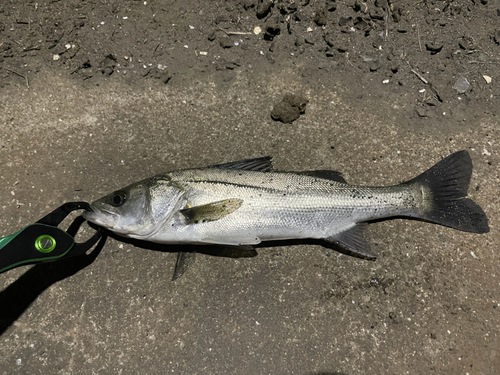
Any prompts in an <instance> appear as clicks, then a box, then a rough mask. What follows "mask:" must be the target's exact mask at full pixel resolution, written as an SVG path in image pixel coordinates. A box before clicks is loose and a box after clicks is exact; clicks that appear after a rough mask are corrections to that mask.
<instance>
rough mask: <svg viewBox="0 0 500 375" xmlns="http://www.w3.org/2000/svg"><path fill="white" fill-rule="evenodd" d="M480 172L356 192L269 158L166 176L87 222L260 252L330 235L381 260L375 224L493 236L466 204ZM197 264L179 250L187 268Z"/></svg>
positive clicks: (454, 158)
mask: <svg viewBox="0 0 500 375" xmlns="http://www.w3.org/2000/svg"><path fill="white" fill-rule="evenodd" d="M471 174H472V162H471V159H470V156H469V154H468V152H467V151H459V152H456V153H454V154H452V155H450V156H448V157H447V158H445V159H443V160H441V161H440V162H439V163H437V164H436V165H434V166H433V167H432V168H430V169H429V170H427V171H426V172H424V173H422V174H421V175H420V176H418V177H416V178H414V179H412V180H410V181H407V182H404V183H402V184H400V185H395V186H387V187H364V186H351V185H348V184H347V183H346V182H345V180H344V179H343V177H342V176H341V174H340V173H339V172H335V171H327V170H320V171H306V172H294V173H291V172H277V171H273V169H272V164H271V158H270V157H264V158H257V159H248V160H242V161H238V162H233V163H227V164H220V165H214V166H211V167H206V168H202V169H186V170H181V171H175V172H169V173H165V174H161V175H157V176H154V177H151V178H148V179H145V180H142V181H139V182H136V183H134V184H131V185H129V186H127V187H125V188H123V189H120V190H118V191H115V192H114V193H111V194H109V195H107V196H105V197H103V198H101V199H99V200H97V201H95V202H94V203H92V205H91V210H92V211H87V212H85V213H84V217H85V219H87V220H89V221H91V222H93V223H95V224H97V225H100V226H102V227H104V228H106V229H109V230H110V231H112V232H115V233H118V234H120V235H122V236H126V237H130V238H136V239H140V240H146V241H152V242H157V243H169V244H218V245H225V246H252V245H256V244H259V243H260V242H261V241H273V240H289V239H322V240H324V241H327V242H329V243H331V244H333V245H334V246H335V247H337V248H338V249H339V250H341V251H343V252H347V253H349V254H352V255H355V256H358V257H361V258H365V259H375V258H376V255H375V254H374V253H373V252H372V251H371V250H370V246H369V245H368V243H367V242H366V241H365V239H364V238H363V233H362V231H363V227H364V226H365V225H366V222H367V221H371V220H375V219H382V218H390V217H408V218H417V219H421V220H425V221H429V222H433V223H437V224H441V225H444V226H448V227H451V228H455V229H458V230H462V231H465V232H473V233H486V232H488V231H489V227H488V220H487V218H486V215H485V214H484V212H483V210H482V209H481V208H480V207H479V206H478V205H477V204H475V203H474V202H473V201H472V200H471V199H468V198H465V196H466V195H467V189H468V187H469V181H470V177H471ZM181 258H182V259H181ZM190 261H192V259H191V260H190V259H189V258H188V257H186V254H180V256H179V258H178V263H179V264H178V266H179V268H182V267H183V266H185V263H187V262H190ZM181 273H182V272H181ZM174 278H175V276H174Z"/></svg>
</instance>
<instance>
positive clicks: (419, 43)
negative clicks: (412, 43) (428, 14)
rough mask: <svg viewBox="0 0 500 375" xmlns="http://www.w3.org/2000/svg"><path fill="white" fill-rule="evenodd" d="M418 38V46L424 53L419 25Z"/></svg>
mask: <svg viewBox="0 0 500 375" xmlns="http://www.w3.org/2000/svg"><path fill="white" fill-rule="evenodd" d="M417 37H418V46H419V47H420V52H422V43H421V42H420V28H419V27H418V23H417Z"/></svg>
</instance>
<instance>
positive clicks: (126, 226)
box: [83, 176, 184, 240]
mask: <svg viewBox="0 0 500 375" xmlns="http://www.w3.org/2000/svg"><path fill="white" fill-rule="evenodd" d="M183 194H184V190H183V189H182V188H180V187H178V186H176V185H175V184H174V183H172V182H171V180H170V178H168V177H166V176H162V177H152V178H149V179H146V180H143V181H139V182H136V183H134V184H131V185H129V186H127V187H124V188H122V189H120V190H117V191H115V192H113V193H111V194H108V195H106V196H104V197H102V198H100V199H98V200H96V201H95V202H93V203H92V204H91V205H90V209H91V210H92V211H85V212H84V213H83V217H84V218H85V219H86V220H88V221H90V222H92V223H94V224H97V225H99V226H102V227H104V228H106V229H109V230H110V231H112V232H115V233H118V234H121V235H123V236H126V237H131V238H139V239H146V240H147V239H149V238H150V237H151V236H153V235H154V233H156V232H157V231H158V230H159V229H160V228H161V227H162V226H163V225H164V224H165V223H166V222H167V221H168V220H169V219H170V218H171V217H172V215H173V213H174V212H175V211H176V209H178V208H179V206H180V205H182V202H180V201H181V197H182V196H183Z"/></svg>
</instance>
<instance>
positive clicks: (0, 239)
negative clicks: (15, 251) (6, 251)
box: [0, 228, 24, 249]
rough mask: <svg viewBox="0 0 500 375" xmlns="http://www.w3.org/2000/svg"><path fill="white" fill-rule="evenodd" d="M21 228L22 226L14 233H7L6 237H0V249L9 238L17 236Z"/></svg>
mask: <svg viewBox="0 0 500 375" xmlns="http://www.w3.org/2000/svg"><path fill="white" fill-rule="evenodd" d="M23 230H24V228H23V229H21V230H20V231H17V232H16V233H14V234H10V235H8V236H6V237H2V238H0V249H1V248H2V247H4V246H5V245H7V244H8V243H9V242H10V241H11V240H13V239H14V237H16V236H17V235H18V234H19V233H21V232H22V231H23Z"/></svg>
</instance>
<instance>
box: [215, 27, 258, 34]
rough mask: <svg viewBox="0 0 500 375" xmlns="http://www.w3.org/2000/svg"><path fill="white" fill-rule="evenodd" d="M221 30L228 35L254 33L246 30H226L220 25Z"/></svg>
mask: <svg viewBox="0 0 500 375" xmlns="http://www.w3.org/2000/svg"><path fill="white" fill-rule="evenodd" d="M219 30H220V31H224V32H225V33H226V35H252V34H253V33H247V32H244V31H226V30H224V29H221V28H220V27H219Z"/></svg>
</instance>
